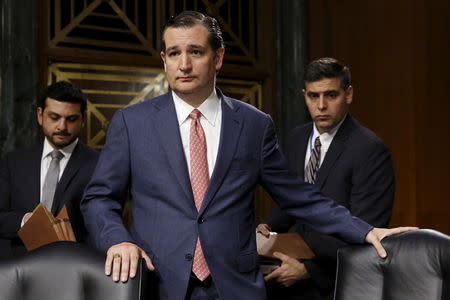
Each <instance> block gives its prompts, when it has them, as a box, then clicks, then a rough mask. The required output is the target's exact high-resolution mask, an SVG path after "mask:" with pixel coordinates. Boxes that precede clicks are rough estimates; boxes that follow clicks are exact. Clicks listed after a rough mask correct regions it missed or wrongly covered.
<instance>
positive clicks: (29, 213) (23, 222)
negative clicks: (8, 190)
mask: <svg viewBox="0 0 450 300" xmlns="http://www.w3.org/2000/svg"><path fill="white" fill-rule="evenodd" d="M32 215H33V213H32V212H28V213H26V214H25V215H24V216H23V218H22V225H21V227H22V226H23V225H25V223H26V222H28V220H29V219H30V218H31V216H32Z"/></svg>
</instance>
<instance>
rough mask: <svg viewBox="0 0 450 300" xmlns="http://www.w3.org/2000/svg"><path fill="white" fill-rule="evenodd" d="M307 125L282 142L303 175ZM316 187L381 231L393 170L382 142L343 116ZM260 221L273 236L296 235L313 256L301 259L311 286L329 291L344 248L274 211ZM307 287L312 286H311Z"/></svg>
mask: <svg viewBox="0 0 450 300" xmlns="http://www.w3.org/2000/svg"><path fill="white" fill-rule="evenodd" d="M312 126H313V125H312V123H308V124H305V125H302V126H299V127H297V128H295V129H294V130H293V131H292V132H291V134H290V136H289V139H288V143H287V148H286V153H287V158H288V161H289V165H290V167H291V169H292V170H294V171H296V172H297V173H298V174H299V176H300V177H301V178H303V177H304V169H305V155H306V151H307V148H308V140H309V137H310V135H311V132H312V130H313V128H312ZM315 185H316V186H317V188H319V189H320V190H321V192H322V193H323V194H324V195H325V196H327V197H330V198H332V199H333V200H335V201H336V202H337V204H339V205H342V206H345V207H346V208H348V209H349V210H350V212H351V213H352V215H354V216H357V217H359V218H361V219H362V220H364V221H366V222H367V223H369V224H371V225H373V226H375V227H387V226H388V224H389V220H390V217H391V212H392V205H393V200H394V190H395V186H394V169H393V166H392V160H391V155H390V152H389V150H388V149H387V147H386V146H385V145H384V143H383V142H382V141H381V140H380V139H379V138H378V137H377V136H376V135H375V134H374V133H373V132H372V131H370V130H369V129H367V128H365V127H363V126H361V125H360V124H359V123H358V122H357V121H356V120H355V119H354V118H352V117H351V116H350V115H347V117H346V119H345V120H344V122H343V123H342V125H341V127H340V128H339V130H338V131H337V133H336V135H335V137H334V139H333V141H332V143H331V145H330V148H329V149H328V152H327V154H326V156H325V159H324V161H323V163H322V165H321V167H320V169H319V172H318V174H317V181H316V183H315ZM266 223H267V224H268V225H269V226H271V229H272V230H274V231H277V232H287V231H290V232H297V233H299V234H300V235H302V236H303V237H304V238H305V240H306V242H307V243H308V245H309V246H310V247H311V248H312V250H313V251H314V252H315V253H316V258H314V259H312V260H307V261H305V265H306V268H307V269H308V272H309V273H310V275H311V278H312V280H313V282H314V285H315V286H316V287H317V288H318V289H319V290H320V292H321V293H322V294H323V293H327V292H329V291H330V290H332V288H333V287H334V278H335V273H336V252H337V249H338V248H340V247H342V246H345V245H346V244H345V243H344V242H343V241H341V240H339V239H337V238H335V237H332V236H327V235H324V234H322V233H319V232H317V230H314V229H313V228H311V227H310V226H308V225H306V224H303V223H302V222H301V221H298V220H296V219H294V218H292V217H289V216H288V215H287V214H285V213H284V212H283V211H281V210H280V209H275V210H274V211H273V212H272V214H271V215H270V216H269V217H268V219H267V221H266ZM311 287H312V288H313V286H311Z"/></svg>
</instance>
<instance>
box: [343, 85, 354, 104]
mask: <svg viewBox="0 0 450 300" xmlns="http://www.w3.org/2000/svg"><path fill="white" fill-rule="evenodd" d="M352 101H353V87H352V86H351V85H350V86H349V87H348V88H347V90H346V91H345V103H347V104H350V103H352Z"/></svg>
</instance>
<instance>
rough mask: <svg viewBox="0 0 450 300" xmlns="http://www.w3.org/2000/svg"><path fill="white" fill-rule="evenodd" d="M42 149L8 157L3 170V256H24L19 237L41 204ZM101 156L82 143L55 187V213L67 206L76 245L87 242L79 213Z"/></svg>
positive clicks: (0, 219) (0, 252) (0, 244)
mask: <svg viewBox="0 0 450 300" xmlns="http://www.w3.org/2000/svg"><path fill="white" fill-rule="evenodd" d="M42 149H43V145H42V144H41V145H38V146H35V147H33V148H28V149H21V150H16V151H13V152H11V153H8V154H7V155H6V157H5V159H4V160H3V161H2V163H1V166H0V256H3V257H8V256H11V255H15V254H20V253H23V252H25V248H24V246H23V243H22V242H21V241H20V239H19V238H18V236H17V231H18V230H19V229H20V224H21V222H22V218H23V216H24V215H25V213H27V212H31V211H33V209H34V208H35V207H36V206H37V205H38V204H39V202H40V180H41V175H40V174H41V159H42ZM97 158H98V152H97V151H95V150H92V149H91V148H89V147H87V146H85V145H84V144H83V143H82V142H81V141H79V142H78V143H77V145H76V147H75V149H74V151H73V153H72V155H71V156H70V159H69V161H68V163H67V165H66V168H65V169H64V173H63V174H62V176H61V179H60V180H59V182H58V185H57V187H56V191H55V196H54V201H53V206H52V213H53V214H55V213H58V212H59V210H60V209H61V208H62V206H63V205H64V204H65V205H66V207H67V210H68V213H69V217H70V221H71V223H72V227H73V229H74V233H75V237H76V238H77V241H80V242H83V241H85V240H86V234H87V231H86V229H85V227H84V222H83V218H82V216H81V212H80V202H81V198H82V196H83V191H84V188H85V186H86V184H87V183H88V182H89V180H90V178H91V175H92V173H93V171H94V169H95V165H96V162H97Z"/></svg>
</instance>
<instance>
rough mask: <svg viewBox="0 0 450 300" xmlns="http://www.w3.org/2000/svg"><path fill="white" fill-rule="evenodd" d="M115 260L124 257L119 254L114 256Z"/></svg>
mask: <svg viewBox="0 0 450 300" xmlns="http://www.w3.org/2000/svg"><path fill="white" fill-rule="evenodd" d="M113 258H122V255H120V254H119V253H116V254H114V255H113Z"/></svg>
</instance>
